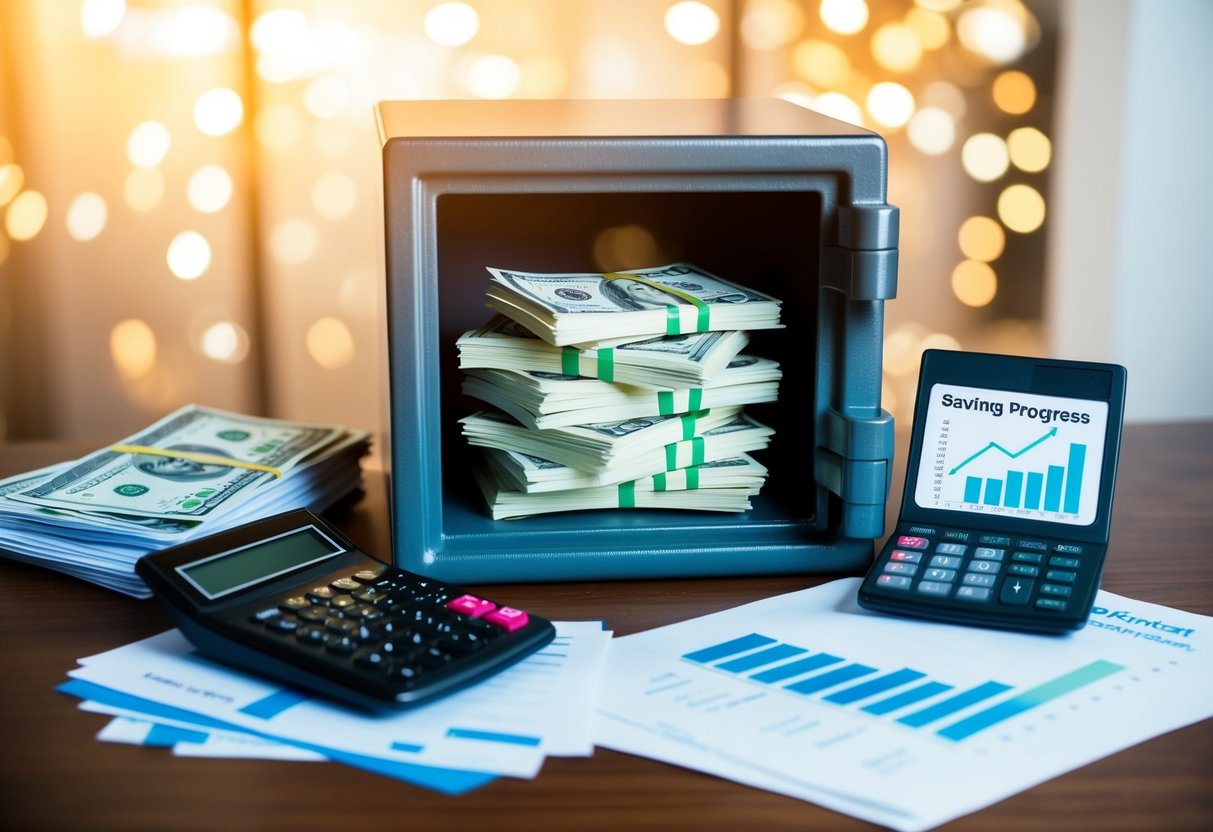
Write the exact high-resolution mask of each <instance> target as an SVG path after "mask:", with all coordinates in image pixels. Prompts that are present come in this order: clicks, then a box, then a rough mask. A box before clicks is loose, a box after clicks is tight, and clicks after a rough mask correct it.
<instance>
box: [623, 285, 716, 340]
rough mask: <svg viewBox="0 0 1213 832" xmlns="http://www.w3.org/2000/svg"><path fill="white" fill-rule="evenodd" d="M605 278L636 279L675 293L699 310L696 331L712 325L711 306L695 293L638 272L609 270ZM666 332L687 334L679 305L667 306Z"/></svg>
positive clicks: (709, 327) (667, 292)
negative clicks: (642, 275) (643, 275)
mask: <svg viewBox="0 0 1213 832" xmlns="http://www.w3.org/2000/svg"><path fill="white" fill-rule="evenodd" d="M602 279H603V280H635V281H636V282H637V283H643V284H644V285H645V286H649V287H651V288H653V289H656V290H657V291H659V292H665V293H666V294H667V295H673V296H674V297H676V298H678V299H679V300H682V301H686V302H687V303H689V304H691V306H694V307H695V308H696V309H697V310H698V315H696V317H695V329H694V331H695V332H707V331H708V330H709V329H711V326H712V310H711V308H710V307H709V306H708V305H707V304H706V303H704V302H703V301H701V300H700V299H699V298H697V297H695V296H694V295H691V294H688V293H686V292H683V291H680V290H678V289H672V288H670V287H669V286H664V285H662V284H660V283H658V282H657V281H655V280H650V279H649V278H647V277H641V276H640V275H638V274H628V273H627V272H607V273H606V274H604V275H603V276H602ZM665 334H666V335H685V334H686V333H684V332H683V331H682V321H681V319H680V316H679V314H678V307H677V306H673V305H670V306H667V307H666V308H665Z"/></svg>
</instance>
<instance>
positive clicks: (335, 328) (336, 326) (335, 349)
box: [307, 317, 354, 370]
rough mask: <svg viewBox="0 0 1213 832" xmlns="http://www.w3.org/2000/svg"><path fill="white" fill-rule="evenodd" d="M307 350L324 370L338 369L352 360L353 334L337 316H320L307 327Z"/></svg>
mask: <svg viewBox="0 0 1213 832" xmlns="http://www.w3.org/2000/svg"><path fill="white" fill-rule="evenodd" d="M307 352H308V355H310V356H311V357H312V360H313V361H315V362H316V363H317V364H319V365H320V366H321V367H323V368H325V369H326V370H339V369H341V368H342V367H344V366H346V365H347V364H349V363H350V362H351V361H353V360H354V336H353V335H351V334H350V330H349V327H347V326H346V325H345V324H344V323H342V322H341V321H339V320H338V319H337V318H328V317H326V318H321V319H320V320H318V321H316V322H315V323H314V324H312V325H311V326H310V327H308V330H307Z"/></svg>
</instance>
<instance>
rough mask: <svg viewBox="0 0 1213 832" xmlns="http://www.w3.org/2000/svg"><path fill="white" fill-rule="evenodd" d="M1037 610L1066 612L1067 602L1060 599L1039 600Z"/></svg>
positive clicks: (1037, 600)
mask: <svg viewBox="0 0 1213 832" xmlns="http://www.w3.org/2000/svg"><path fill="white" fill-rule="evenodd" d="M1036 608H1037V609H1040V610H1064V609H1065V608H1066V602H1065V601H1063V600H1061V599H1060V598H1037V599H1036Z"/></svg>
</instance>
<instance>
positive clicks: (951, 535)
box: [943, 529, 969, 543]
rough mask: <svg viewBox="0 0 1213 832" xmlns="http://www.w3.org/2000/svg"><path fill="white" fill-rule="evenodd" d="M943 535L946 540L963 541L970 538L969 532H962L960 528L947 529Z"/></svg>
mask: <svg viewBox="0 0 1213 832" xmlns="http://www.w3.org/2000/svg"><path fill="white" fill-rule="evenodd" d="M943 536H944V539H945V540H959V541H960V542H961V543H964V542H965V541H966V540H968V539H969V533H968V532H962V531H961V530H960V529H946V530H945V531H944V533H943Z"/></svg>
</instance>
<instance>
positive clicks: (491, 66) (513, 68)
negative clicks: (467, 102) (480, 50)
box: [467, 55, 522, 98]
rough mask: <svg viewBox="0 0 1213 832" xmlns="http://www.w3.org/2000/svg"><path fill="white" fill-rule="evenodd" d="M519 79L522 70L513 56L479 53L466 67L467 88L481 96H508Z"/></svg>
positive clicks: (514, 88) (520, 78) (516, 85)
mask: <svg viewBox="0 0 1213 832" xmlns="http://www.w3.org/2000/svg"><path fill="white" fill-rule="evenodd" d="M521 80H522V71H521V70H520V69H519V68H518V64H517V63H515V62H514V59H513V58H507V57H506V56H505V55H481V56H480V57H478V58H476V59H475V60H473V61H472V63H471V66H469V67H468V73H467V88H468V91H469V92H471V93H472V94H473V95H477V96H479V97H481V98H508V97H509V96H510V95H512V94H513V93H514V90H516V89H518V83H519V81H521Z"/></svg>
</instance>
